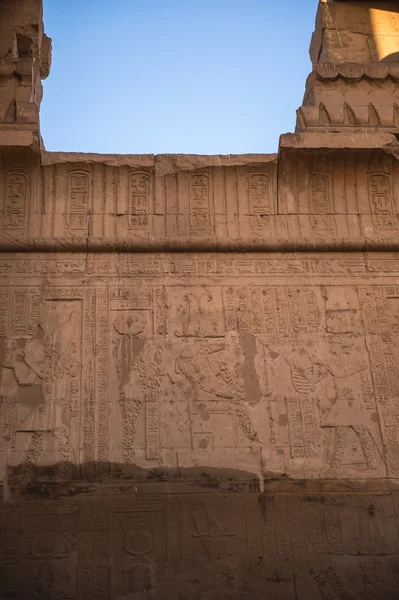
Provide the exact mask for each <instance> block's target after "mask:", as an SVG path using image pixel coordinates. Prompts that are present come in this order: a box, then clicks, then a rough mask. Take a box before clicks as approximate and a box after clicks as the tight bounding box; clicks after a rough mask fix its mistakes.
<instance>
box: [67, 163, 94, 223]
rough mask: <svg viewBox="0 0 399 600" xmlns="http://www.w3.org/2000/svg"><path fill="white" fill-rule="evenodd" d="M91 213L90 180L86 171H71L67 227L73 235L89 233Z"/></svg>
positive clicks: (69, 176)
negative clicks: (75, 233)
mask: <svg viewBox="0 0 399 600" xmlns="http://www.w3.org/2000/svg"><path fill="white" fill-rule="evenodd" d="M89 213H90V179H89V174H88V173H87V172H86V171H71V172H70V173H69V175H68V203H67V215H66V225H67V228H68V229H69V230H70V231H71V233H73V232H74V231H76V232H82V233H83V232H87V231H88V227H89Z"/></svg>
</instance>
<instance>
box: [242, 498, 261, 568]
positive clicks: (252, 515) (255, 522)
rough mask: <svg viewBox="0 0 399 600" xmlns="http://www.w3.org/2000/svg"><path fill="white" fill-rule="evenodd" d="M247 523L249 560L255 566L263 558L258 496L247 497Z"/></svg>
mask: <svg viewBox="0 0 399 600" xmlns="http://www.w3.org/2000/svg"><path fill="white" fill-rule="evenodd" d="M245 522H246V526H247V547H248V557H249V560H250V561H251V560H252V561H254V562H255V564H257V562H258V561H259V557H260V556H262V538H261V532H260V528H259V505H258V499H257V497H256V496H253V495H247V496H246V497H245Z"/></svg>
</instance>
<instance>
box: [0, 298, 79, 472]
mask: <svg viewBox="0 0 399 600" xmlns="http://www.w3.org/2000/svg"><path fill="white" fill-rule="evenodd" d="M78 318H79V315H78V312H77V311H76V310H74V309H72V310H70V311H69V312H67V313H66V314H65V313H63V312H61V311H59V310H58V309H57V307H56V306H55V303H54V306H53V305H51V303H49V305H48V306H46V307H45V309H44V311H43V318H42V320H41V322H40V324H39V325H38V327H37V330H36V333H35V335H34V337H33V338H31V339H29V340H9V339H7V340H6V341H5V358H4V363H3V373H4V371H5V377H3V390H2V392H3V394H4V395H10V394H11V395H12V396H13V397H14V400H15V411H16V426H15V429H16V431H17V432H29V433H30V434H31V436H30V441H29V445H28V450H27V455H26V459H25V467H27V468H28V469H30V468H32V467H33V466H34V465H35V464H37V461H38V460H39V458H40V456H41V454H42V453H43V451H44V441H45V437H46V436H47V435H51V436H52V437H53V438H54V442H55V454H56V461H57V464H58V467H59V471H60V475H62V474H63V475H65V476H66V475H67V474H69V468H70V467H69V465H70V463H71V462H72V459H73V456H72V455H73V448H72V445H71V440H70V432H69V419H70V411H71V402H72V400H71V394H72V392H71V384H72V380H73V379H76V378H77V377H79V372H80V368H81V365H80V362H79V360H78V350H77V346H76V342H75V339H74V335H73V334H74V330H75V331H76V326H77V324H78ZM4 387H5V388H6V389H4ZM35 387H36V389H35ZM26 388H29V391H28V392H27V393H25V390H26ZM35 392H37V395H38V396H39V400H40V401H39V402H35V403H34V404H33V405H32V402H28V404H26V403H25V402H24V399H25V398H26V397H27V398H28V399H29V398H32V395H33V396H34V395H35Z"/></svg>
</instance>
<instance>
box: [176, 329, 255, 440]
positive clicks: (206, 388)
mask: <svg viewBox="0 0 399 600" xmlns="http://www.w3.org/2000/svg"><path fill="white" fill-rule="evenodd" d="M240 370H241V359H240V356H239V354H238V353H237V351H235V350H234V349H233V348H232V346H231V345H230V344H229V343H227V342H224V341H223V342H222V341H215V342H211V343H208V342H194V343H191V344H187V345H185V346H184V347H183V348H182V350H181V351H180V353H179V354H178V356H177V358H176V363H175V373H177V374H180V375H183V376H185V377H186V378H187V380H188V381H189V382H190V383H191V385H192V388H193V394H194V401H197V402H198V401H200V399H201V398H200V397H201V392H202V393H203V394H205V397H206V398H207V400H208V401H210V402H219V403H220V402H223V401H224V402H227V403H228V404H229V405H230V406H231V409H232V411H233V412H234V413H235V415H236V417H237V420H238V423H239V424H240V427H241V429H242V430H243V432H244V433H245V435H246V437H247V438H248V439H250V440H253V441H257V440H258V433H257V431H256V428H255V425H254V423H253V421H252V418H251V415H250V412H249V410H248V405H247V402H246V399H245V394H244V382H243V379H242V375H241V372H240ZM171 377H172V378H175V375H174V374H172V375H171Z"/></svg>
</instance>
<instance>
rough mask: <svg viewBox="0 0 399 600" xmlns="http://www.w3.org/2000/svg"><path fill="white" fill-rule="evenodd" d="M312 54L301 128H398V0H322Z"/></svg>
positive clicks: (299, 125) (298, 123)
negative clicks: (348, 0)
mask: <svg viewBox="0 0 399 600" xmlns="http://www.w3.org/2000/svg"><path fill="white" fill-rule="evenodd" d="M310 57H311V60H312V65H313V71H312V73H311V75H310V76H309V78H308V80H307V85H306V92H305V97H304V100H303V106H302V107H301V108H300V109H299V111H298V121H297V131H307V130H324V131H330V132H334V131H358V130H359V128H360V127H361V128H366V129H368V130H370V129H371V130H374V129H375V128H378V129H379V130H381V128H385V129H387V130H389V131H393V132H395V133H397V132H398V126H399V121H398V105H399V100H398V83H397V79H398V77H397V75H398V68H399V12H398V7H397V3H395V2H375V3H366V2H364V3H362V2H320V4H319V10H318V14H317V18H316V28H315V32H314V34H313V37H312V43H311V46H310ZM382 82H384V85H382Z"/></svg>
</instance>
